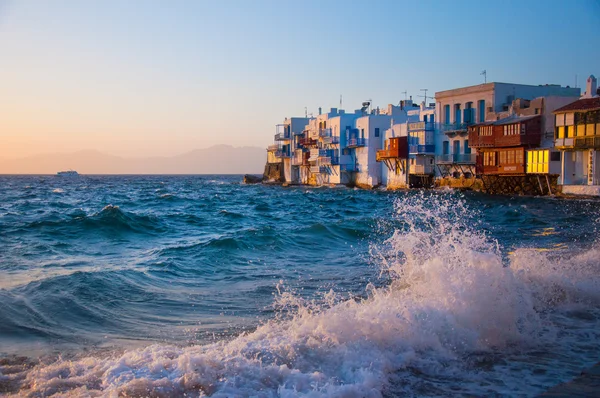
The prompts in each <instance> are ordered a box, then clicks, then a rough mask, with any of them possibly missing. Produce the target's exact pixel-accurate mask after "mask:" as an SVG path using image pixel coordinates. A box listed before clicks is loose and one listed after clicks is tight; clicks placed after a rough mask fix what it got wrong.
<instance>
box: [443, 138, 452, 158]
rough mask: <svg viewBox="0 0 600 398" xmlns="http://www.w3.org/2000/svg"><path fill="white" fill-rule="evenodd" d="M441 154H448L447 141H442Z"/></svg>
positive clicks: (448, 146)
mask: <svg viewBox="0 0 600 398" xmlns="http://www.w3.org/2000/svg"><path fill="white" fill-rule="evenodd" d="M442 151H443V152H442V154H444V155H449V154H450V143H449V142H448V141H444V142H443V144H442Z"/></svg>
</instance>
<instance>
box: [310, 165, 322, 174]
mask: <svg viewBox="0 0 600 398" xmlns="http://www.w3.org/2000/svg"><path fill="white" fill-rule="evenodd" d="M310 172H311V173H315V174H319V173H321V167H320V166H310Z"/></svg>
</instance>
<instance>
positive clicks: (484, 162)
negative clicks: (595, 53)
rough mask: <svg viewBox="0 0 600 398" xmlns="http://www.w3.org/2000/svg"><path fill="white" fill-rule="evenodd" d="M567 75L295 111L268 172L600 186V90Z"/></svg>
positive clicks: (366, 182) (327, 179)
mask: <svg viewBox="0 0 600 398" xmlns="http://www.w3.org/2000/svg"><path fill="white" fill-rule="evenodd" d="M599 91H600V90H598V89H597V82H596V78H595V77H594V76H590V77H589V78H588V79H587V82H586V90H585V93H584V94H583V95H581V89H579V88H570V87H568V86H567V87H561V86H560V85H538V86H535V85H523V84H509V83H485V84H480V85H476V86H470V87H462V88H457V89H453V90H447V91H441V92H437V93H435V97H434V98H435V102H433V103H425V102H422V103H421V104H416V103H413V101H412V97H411V99H407V100H404V101H400V104H399V105H398V106H395V105H391V104H390V105H388V106H387V108H383V109H379V108H373V107H372V106H371V104H370V103H369V102H366V103H363V107H362V109H360V110H356V111H354V112H345V111H344V110H342V109H336V108H332V109H331V110H330V111H329V112H325V113H323V112H321V109H320V108H319V112H318V113H319V114H318V115H317V116H315V117H309V116H308V115H305V117H291V118H286V119H285V120H284V122H283V123H282V124H278V125H277V126H276V134H275V139H274V144H273V145H270V146H269V147H268V148H267V164H266V167H265V177H266V178H267V179H271V180H274V181H279V182H283V183H286V184H290V185H292V184H307V185H334V184H345V185H354V186H358V187H363V188H374V187H386V188H388V189H397V188H410V187H432V186H444V185H448V186H453V187H464V188H468V187H475V186H477V187H479V189H481V190H484V191H488V192H491V193H525V194H553V193H555V192H556V191H562V192H563V193H567V194H584V195H600V96H599V95H598V94H599Z"/></svg>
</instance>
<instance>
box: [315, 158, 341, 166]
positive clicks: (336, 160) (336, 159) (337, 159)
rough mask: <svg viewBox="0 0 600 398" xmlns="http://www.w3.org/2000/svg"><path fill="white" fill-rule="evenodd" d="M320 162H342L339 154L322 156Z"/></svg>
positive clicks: (335, 163)
mask: <svg viewBox="0 0 600 398" xmlns="http://www.w3.org/2000/svg"><path fill="white" fill-rule="evenodd" d="M319 164H330V165H338V164H340V158H339V157H338V156H326V157H321V158H319Z"/></svg>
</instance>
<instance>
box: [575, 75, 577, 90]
mask: <svg viewBox="0 0 600 398" xmlns="http://www.w3.org/2000/svg"><path fill="white" fill-rule="evenodd" d="M575 88H577V75H575Z"/></svg>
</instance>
